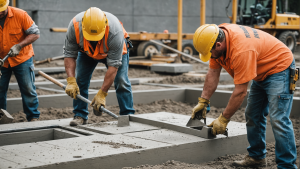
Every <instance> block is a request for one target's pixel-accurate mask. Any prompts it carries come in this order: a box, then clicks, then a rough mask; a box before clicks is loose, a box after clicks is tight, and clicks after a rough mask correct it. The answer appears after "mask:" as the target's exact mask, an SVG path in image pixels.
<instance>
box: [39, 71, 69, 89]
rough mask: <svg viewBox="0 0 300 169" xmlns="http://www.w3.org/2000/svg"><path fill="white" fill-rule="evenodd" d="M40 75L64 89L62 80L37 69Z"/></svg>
mask: <svg viewBox="0 0 300 169" xmlns="http://www.w3.org/2000/svg"><path fill="white" fill-rule="evenodd" d="M38 73H39V74H40V75H41V76H43V77H44V78H46V79H47V80H49V81H51V82H52V83H54V84H56V85H57V86H59V87H61V88H63V89H65V88H66V85H64V84H63V83H62V82H60V81H58V80H56V79H54V78H53V77H51V76H49V75H47V74H46V73H44V72H42V71H39V72H38Z"/></svg>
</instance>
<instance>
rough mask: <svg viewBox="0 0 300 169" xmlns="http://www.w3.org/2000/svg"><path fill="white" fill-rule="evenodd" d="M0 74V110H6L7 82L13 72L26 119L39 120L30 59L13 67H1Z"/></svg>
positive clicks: (32, 66)
mask: <svg viewBox="0 0 300 169" xmlns="http://www.w3.org/2000/svg"><path fill="white" fill-rule="evenodd" d="M1 72H2V77H1V79H0V108H1V109H5V110H6V96H7V90H8V85H9V80H10V77H11V74H12V72H14V74H15V76H16V79H17V81H18V84H19V88H20V92H21V96H22V103H23V109H24V113H25V114H26V119H27V120H28V121H30V120H31V119H32V118H39V117H40V112H39V111H38V110H37V108H38V106H39V101H38V98H37V94H36V88H35V85H34V81H35V75H34V65H33V60H32V58H30V59H28V60H27V61H26V62H23V63H21V64H19V65H18V66H15V67H9V68H4V67H2V68H1Z"/></svg>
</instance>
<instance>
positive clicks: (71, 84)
mask: <svg viewBox="0 0 300 169" xmlns="http://www.w3.org/2000/svg"><path fill="white" fill-rule="evenodd" d="M67 82H68V84H67V87H66V90H65V91H66V93H67V94H68V95H69V96H71V97H72V98H74V99H76V96H77V94H80V92H79V87H78V85H77V83H76V78H75V77H68V78H67Z"/></svg>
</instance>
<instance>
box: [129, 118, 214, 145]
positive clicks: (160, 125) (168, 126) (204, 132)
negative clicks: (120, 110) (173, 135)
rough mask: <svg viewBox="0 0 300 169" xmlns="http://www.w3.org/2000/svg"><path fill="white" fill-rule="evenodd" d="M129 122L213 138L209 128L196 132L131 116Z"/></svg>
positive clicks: (187, 128)
mask: <svg viewBox="0 0 300 169" xmlns="http://www.w3.org/2000/svg"><path fill="white" fill-rule="evenodd" d="M130 121H135V122H139V123H143V124H149V125H153V126H157V127H161V128H165V129H170V130H174V131H178V132H181V133H186V134H190V135H194V136H199V137H202V138H207V139H210V138H214V136H213V135H212V134H211V128H208V127H203V128H202V130H196V129H192V128H189V127H184V126H178V125H175V124H171V123H165V122H160V121H156V120H152V119H148V118H142V117H139V116H133V115H132V116H130Z"/></svg>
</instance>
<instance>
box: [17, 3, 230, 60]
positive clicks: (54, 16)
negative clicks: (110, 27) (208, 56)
mask: <svg viewBox="0 0 300 169" xmlns="http://www.w3.org/2000/svg"><path fill="white" fill-rule="evenodd" d="M227 4H228V0H222V1H220V0H206V23H215V24H220V23H224V22H229V19H228V18H227V16H226V11H225V7H226V6H227ZM92 6H95V7H99V8H100V9H102V10H103V11H108V12H110V13H112V14H114V15H116V16H117V17H118V18H119V19H120V21H122V22H123V24H124V27H125V29H126V30H127V31H128V32H139V31H148V32H162V31H163V30H165V29H167V30H169V32H177V0H163V1H162V0H151V1H149V0H113V1H111V0H84V1H82V0H17V7H19V8H21V9H24V10H26V11H27V12H28V13H29V15H30V16H31V17H32V18H33V20H34V21H35V22H36V23H37V25H38V26H39V28H40V31H41V37H40V38H39V39H38V40H37V41H36V42H35V43H34V45H33V48H34V51H35V58H34V59H35V60H42V59H45V58H48V57H54V56H59V55H62V46H63V44H64V38H65V33H51V32H50V31H49V28H51V27H67V26H68V24H69V22H70V21H71V19H72V18H73V17H74V16H75V15H76V14H77V13H79V12H81V11H85V10H87V9H88V8H89V7H92ZM229 9H230V11H229V14H230V15H231V6H230V7H229ZM199 25H200V0H184V1H183V32H184V33H194V32H195V30H196V29H197V28H198V26H199Z"/></svg>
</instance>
